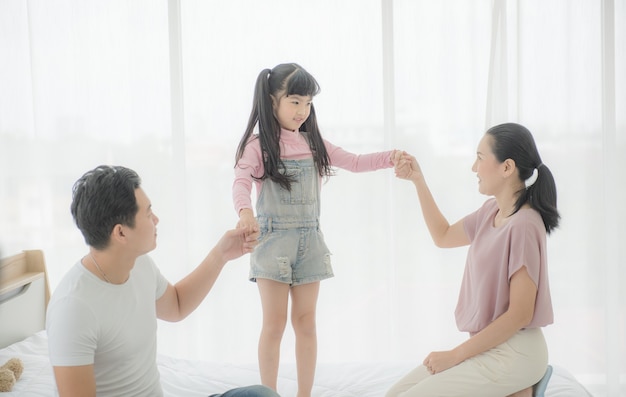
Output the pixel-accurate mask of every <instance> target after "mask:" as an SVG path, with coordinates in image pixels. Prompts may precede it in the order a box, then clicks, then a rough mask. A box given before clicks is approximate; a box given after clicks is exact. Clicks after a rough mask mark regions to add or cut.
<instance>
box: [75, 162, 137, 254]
mask: <svg viewBox="0 0 626 397" xmlns="http://www.w3.org/2000/svg"><path fill="white" fill-rule="evenodd" d="M140 185H141V179H140V178H139V175H137V173H136V172H135V171H133V170H131V169H128V168H125V167H121V166H108V165H101V166H98V167H96V168H94V169H93V170H91V171H88V172H86V173H85V174H84V175H83V176H82V177H80V179H78V180H77V181H76V183H74V187H73V188H72V204H71V207H70V210H71V212H72V216H73V217H74V222H76V226H78V229H80V231H81V233H82V234H83V237H84V238H85V243H87V244H88V245H90V246H92V247H93V248H96V249H104V248H107V246H108V245H109V241H110V237H111V232H112V231H113V227H114V226H115V225H118V224H121V225H125V226H129V227H131V228H132V227H135V215H137V211H138V210H139V206H138V205H137V199H136V197H135V190H136V189H138V188H139V186H140Z"/></svg>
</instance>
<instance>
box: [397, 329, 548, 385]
mask: <svg viewBox="0 0 626 397" xmlns="http://www.w3.org/2000/svg"><path fill="white" fill-rule="evenodd" d="M547 366H548V348H547V346H546V341H545V339H544V337H543V333H542V332H541V328H531V329H523V330H520V331H518V332H517V333H516V334H515V335H513V336H512V337H511V339H509V340H508V341H506V342H504V343H502V344H501V345H498V346H496V347H494V348H493V349H491V350H489V351H486V352H484V353H481V354H478V355H476V356H474V357H472V358H470V359H467V360H465V361H463V362H462V363H460V364H459V365H457V366H454V367H452V368H449V369H447V370H445V371H443V372H440V373H438V374H435V375H431V374H430V373H429V372H428V371H427V370H426V367H425V366H423V365H420V366H419V367H417V368H415V369H414V370H413V371H411V372H409V373H408V374H407V375H406V376H404V377H403V378H402V379H400V380H399V381H398V382H397V383H396V384H395V385H393V386H392V387H391V389H390V390H389V391H388V392H387V394H386V397H453V396H454V397H478V396H480V397H505V396H508V395H509V394H513V393H515V392H517V391H520V390H523V389H525V388H527V387H530V386H532V385H534V384H535V383H537V382H539V380H540V379H541V377H542V376H543V374H544V373H545V371H546V368H547Z"/></svg>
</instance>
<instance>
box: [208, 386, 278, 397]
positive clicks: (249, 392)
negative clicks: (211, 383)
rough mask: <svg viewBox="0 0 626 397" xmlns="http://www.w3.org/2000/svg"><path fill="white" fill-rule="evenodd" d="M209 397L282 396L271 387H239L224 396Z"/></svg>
mask: <svg viewBox="0 0 626 397" xmlns="http://www.w3.org/2000/svg"><path fill="white" fill-rule="evenodd" d="M209 397H280V395H279V394H278V393H276V392H275V391H274V390H272V389H270V388H269V387H265V386H261V385H256V386H246V387H238V388H236V389H232V390H229V391H227V392H224V393H222V394H211V395H210V396H209Z"/></svg>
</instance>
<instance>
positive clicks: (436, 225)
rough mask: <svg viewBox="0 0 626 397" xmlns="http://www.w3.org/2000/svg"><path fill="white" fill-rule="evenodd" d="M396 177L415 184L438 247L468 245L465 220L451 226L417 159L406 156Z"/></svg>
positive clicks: (400, 161) (399, 165) (398, 166)
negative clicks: (464, 226) (438, 204)
mask: <svg viewBox="0 0 626 397" xmlns="http://www.w3.org/2000/svg"><path fill="white" fill-rule="evenodd" d="M396 176H397V177H398V178H400V179H407V180H410V181H411V182H413V184H414V185H415V189H416V190H417V197H418V199H419V203H420V207H421V209H422V215H423V216H424V221H425V222H426V226H427V227H428V231H429V232H430V236H431V237H432V239H433V242H434V243H435V245H436V246H437V247H441V248H453V247H461V246H464V245H468V244H469V243H470V241H469V238H468V237H467V235H466V234H465V229H464V228H463V220H460V221H458V222H456V223H454V224H453V225H450V223H449V222H448V220H447V219H446V218H445V217H444V216H443V214H442V213H441V211H440V210H439V207H438V206H437V203H436V202H435V199H434V198H433V195H432V193H431V192H430V189H429V188H428V185H427V184H426V180H425V179H424V174H423V173H422V169H421V168H420V166H419V164H418V162H417V160H416V159H415V157H413V156H411V155H408V154H404V155H403V156H402V158H401V159H400V160H399V161H398V162H397V164H396Z"/></svg>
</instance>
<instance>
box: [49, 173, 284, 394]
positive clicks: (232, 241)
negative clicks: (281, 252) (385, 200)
mask: <svg viewBox="0 0 626 397" xmlns="http://www.w3.org/2000/svg"><path fill="white" fill-rule="evenodd" d="M140 184H141V179H140V178H139V176H138V175H137V174H136V173H135V172H134V171H133V170H130V169H128V168H125V167H120V166H99V167H96V168H95V169H93V170H91V171H88V172H87V173H85V174H84V175H83V176H82V177H81V178H80V179H79V180H78V181H77V182H76V183H75V184H74V188H73V200H72V205H71V212H72V216H73V217H74V221H75V222H76V225H77V226H78V228H79V229H80V231H81V232H82V234H83V236H84V238H85V242H86V243H87V245H88V246H89V253H88V254H87V255H85V256H84V257H83V258H82V259H81V260H80V261H78V263H76V264H75V265H74V266H73V267H72V268H71V269H70V271H69V272H68V273H67V274H66V275H65V276H64V278H63V280H62V281H61V282H60V283H59V285H58V287H57V288H56V289H55V292H54V294H53V296H52V299H51V301H50V304H49V307H48V314H47V324H46V328H47V332H48V338H49V349H50V361H51V363H52V366H53V368H54V376H55V380H56V384H57V388H58V390H59V394H60V396H95V395H96V394H97V395H98V396H116V397H118V396H151V397H152V396H162V395H163V390H162V388H161V384H160V381H159V372H158V369H157V365H156V329H157V318H159V319H162V320H166V321H180V320H182V319H183V318H185V317H186V316H187V315H189V314H190V313H191V312H192V311H193V310H195V309H196V308H197V307H198V305H199V304H200V303H201V302H202V300H203V299H204V298H205V297H206V295H207V294H208V292H209V291H210V290H211V288H212V286H213V284H214V283H215V280H216V279H217V277H218V275H219V273H220V272H221V270H222V268H223V267H224V265H225V264H226V263H227V262H228V261H229V260H232V259H235V258H237V257H240V256H241V255H243V254H246V253H249V252H251V251H252V250H253V249H254V246H255V245H256V238H257V237H258V231H257V230H246V229H236V230H229V231H227V232H226V233H225V234H224V235H223V236H222V238H221V239H220V240H219V241H218V243H217V244H216V245H215V247H214V248H213V249H212V250H211V251H210V252H209V254H208V255H207V256H206V257H205V258H204V260H203V261H202V262H201V263H200V264H199V265H198V266H197V267H196V268H195V269H194V270H193V271H192V272H191V273H190V274H189V275H187V276H186V277H185V278H183V279H182V280H181V281H179V282H178V283H176V284H175V285H172V284H170V283H169V282H168V281H167V280H166V279H165V278H164V277H163V276H162V275H161V273H160V272H159V270H158V268H157V267H156V265H155V264H154V262H153V261H152V260H151V259H150V257H148V256H147V255H146V253H148V252H150V251H152V250H153V249H154V248H155V247H156V236H157V233H156V230H157V229H156V226H157V224H158V222H159V218H158V217H157V216H156V215H155V214H154V212H153V211H152V206H151V204H150V200H149V199H148V196H147V195H146V193H145V192H144V191H143V189H142V188H141V187H140ZM207 392H208V391H207ZM226 395H228V396H237V397H244V396H245V397H252V396H255V397H256V396H258V397H270V396H272V397H273V396H278V395H277V394H276V393H275V392H274V391H272V390H270V389H268V388H265V387H263V386H250V387H245V388H241V389H234V390H231V391H229V392H227V393H225V394H224V396H226Z"/></svg>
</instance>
